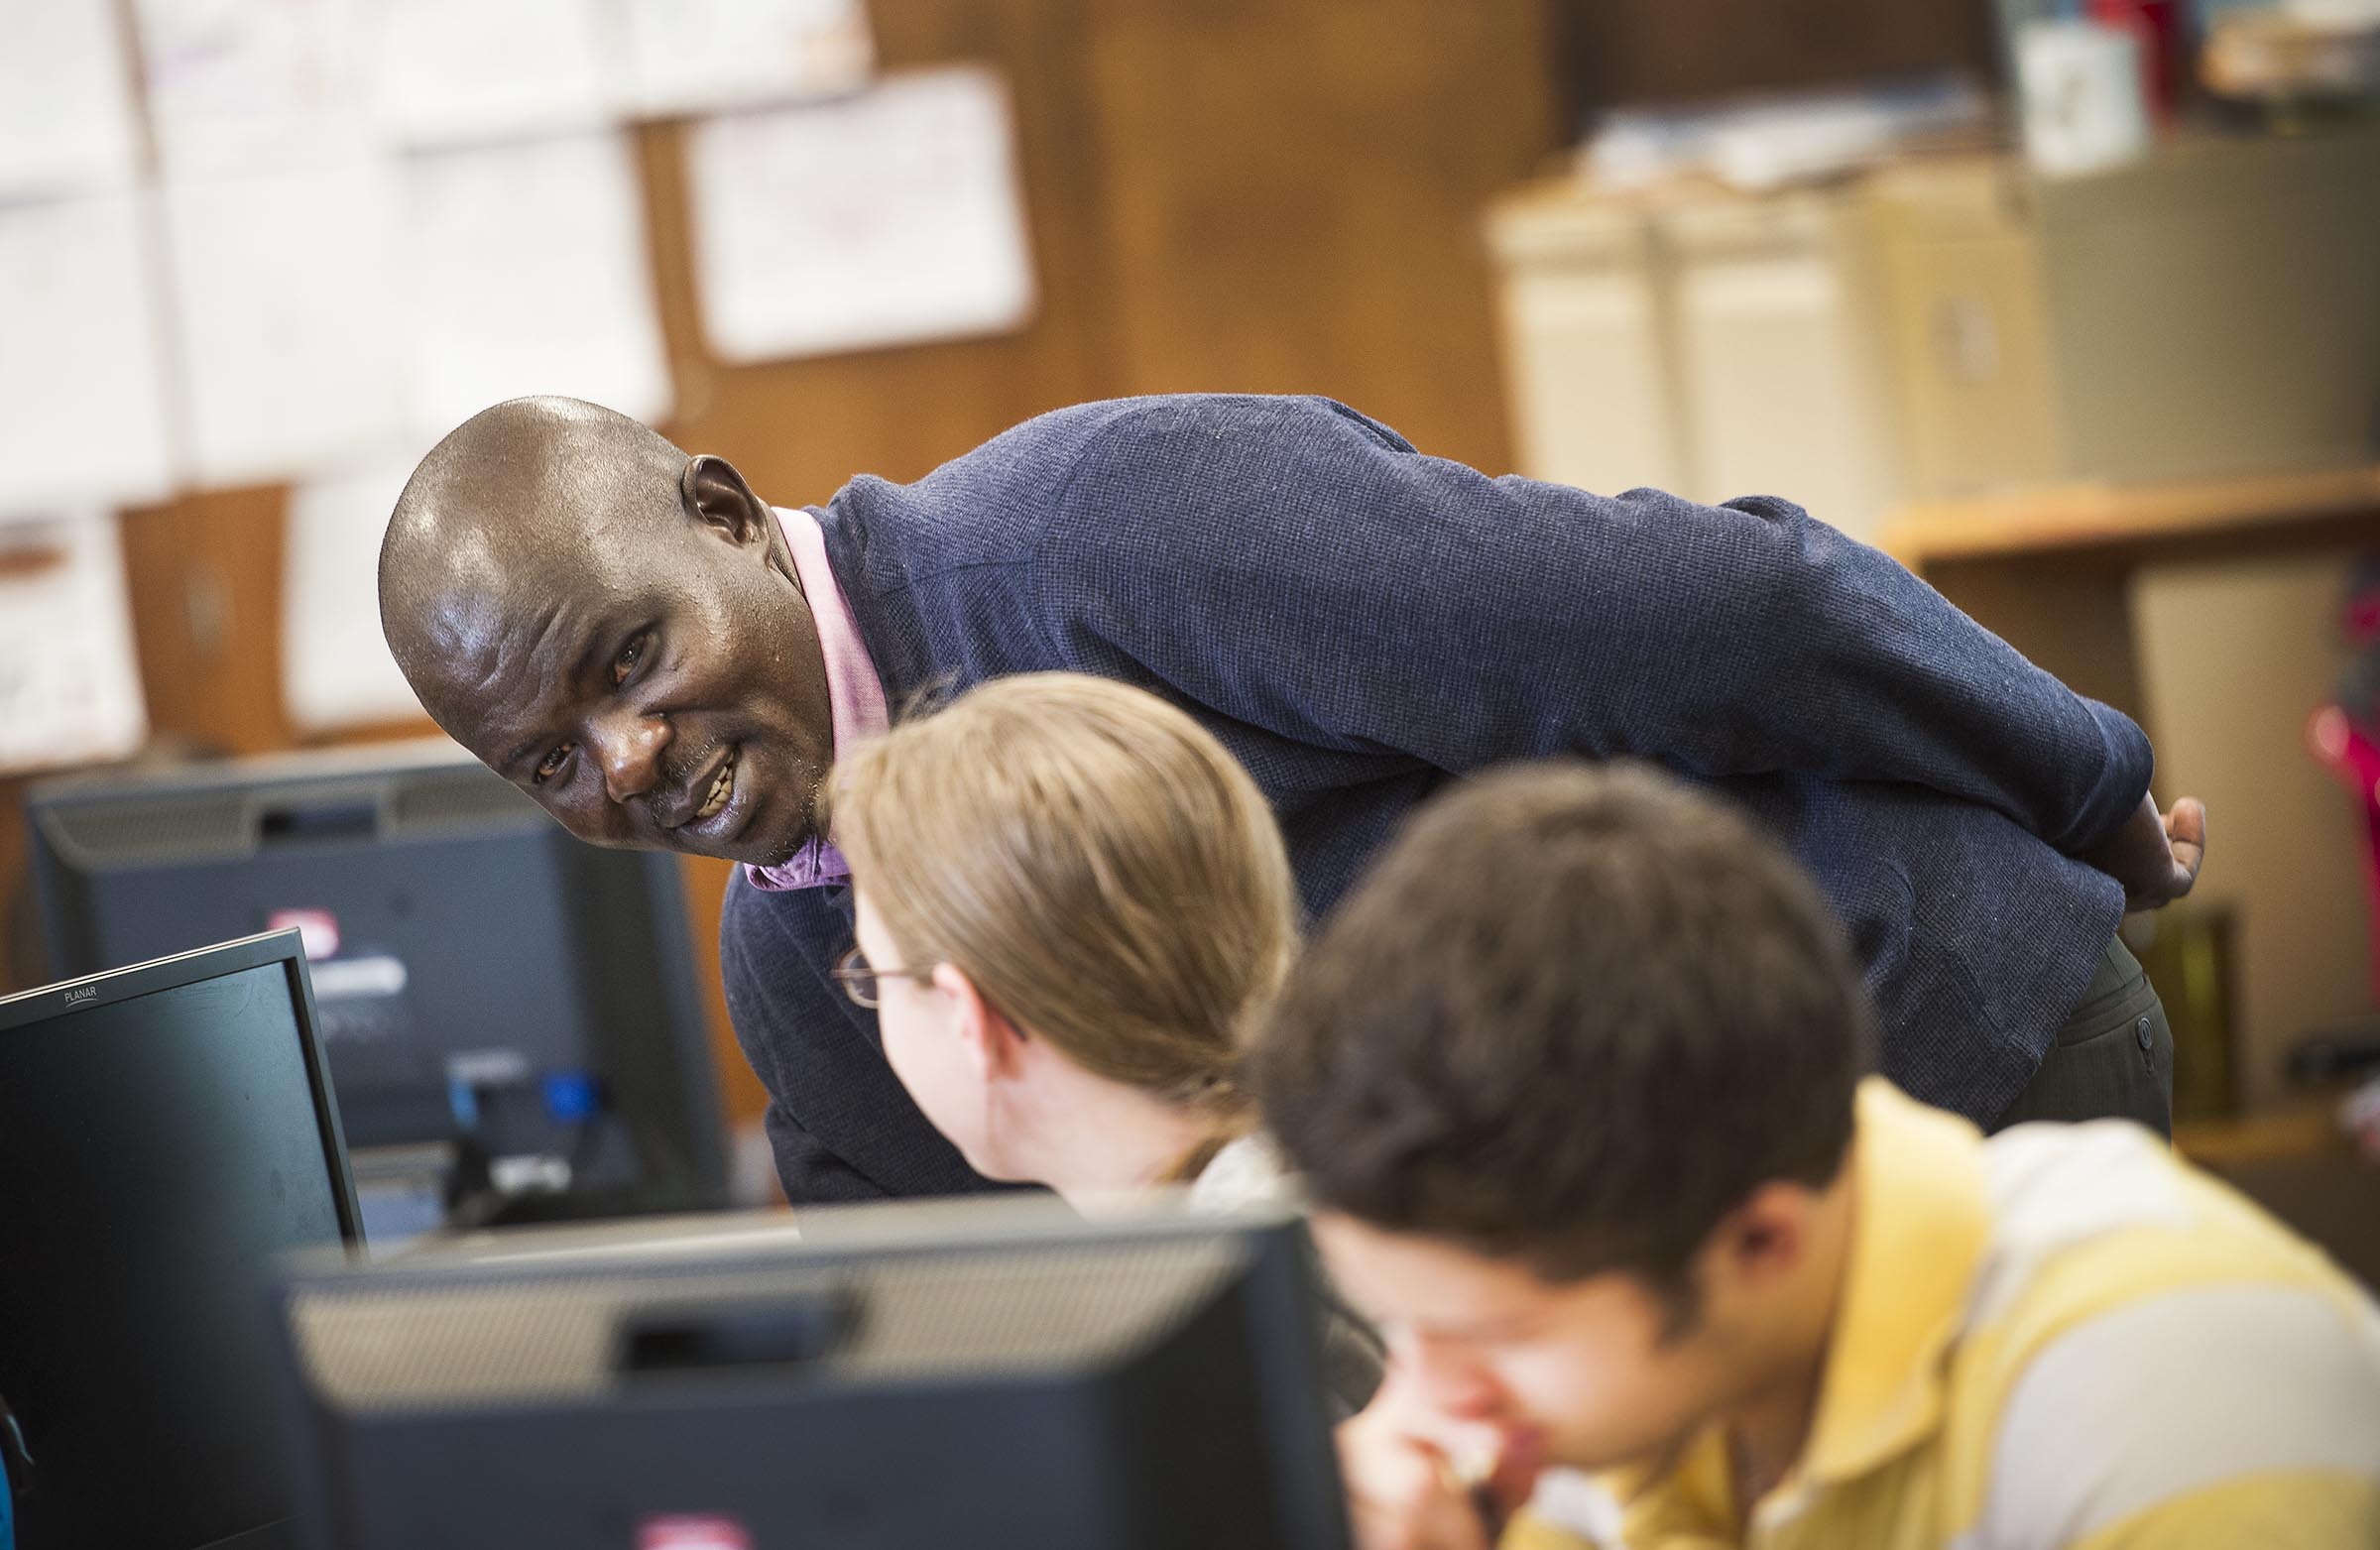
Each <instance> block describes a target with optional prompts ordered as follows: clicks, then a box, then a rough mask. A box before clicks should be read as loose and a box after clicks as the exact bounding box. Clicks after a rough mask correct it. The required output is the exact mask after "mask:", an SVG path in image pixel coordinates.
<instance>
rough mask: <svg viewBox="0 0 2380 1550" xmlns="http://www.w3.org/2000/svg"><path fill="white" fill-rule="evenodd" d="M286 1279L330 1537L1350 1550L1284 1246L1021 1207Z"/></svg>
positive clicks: (507, 1543) (746, 1545)
mask: <svg viewBox="0 0 2380 1550" xmlns="http://www.w3.org/2000/svg"><path fill="white" fill-rule="evenodd" d="M797 1220H798V1223H799V1236H798V1238H796V1236H795V1235H794V1233H793V1232H792V1231H790V1230H788V1229H787V1228H786V1227H784V1226H782V1225H781V1224H782V1223H783V1221H784V1219H782V1218H778V1219H776V1222H777V1224H779V1225H766V1224H765V1225H763V1226H762V1227H760V1228H759V1229H758V1230H757V1231H756V1230H751V1229H743V1230H739V1229H736V1228H735V1227H733V1226H732V1225H723V1224H719V1223H692V1224H687V1225H685V1226H683V1227H681V1228H678V1229H675V1230H674V1231H673V1232H671V1233H669V1234H664V1235H659V1236H644V1237H641V1238H638V1239H636V1240H633V1241H632V1240H629V1239H627V1238H623V1239H621V1240H620V1241H618V1242H615V1243H609V1244H607V1243H606V1242H604V1241H603V1240H602V1239H600V1238H598V1239H594V1240H588V1239H585V1238H582V1237H573V1236H568V1235H564V1236H559V1237H557V1236H555V1235H554V1233H553V1232H552V1230H547V1231H546V1232H545V1233H544V1234H542V1235H537V1234H531V1235H528V1236H522V1237H516V1238H513V1239H511V1240H508V1239H507V1238H506V1237H504V1236H503V1235H498V1236H496V1237H494V1238H483V1239H480V1240H477V1241H475V1242H474V1243H472V1244H470V1245H466V1246H462V1247H461V1248H459V1249H456V1250H453V1251H447V1252H441V1253H436V1254H432V1255H430V1256H427V1257H409V1258H407V1259H402V1260H399V1261H396V1262H393V1263H383V1264H375V1265H371V1266H333V1267H329V1268H324V1269H319V1270H314V1271H307V1272H300V1273H298V1274H297V1275H295V1276H294V1277H293V1279H292V1280H291V1281H290V1282H289V1283H288V1286H287V1289H286V1291H285V1292H284V1294H283V1303H282V1312H283V1317H282V1321H281V1328H282V1332H283V1340H282V1345H281V1352H282V1357H283V1360H284V1362H285V1364H286V1371H287V1373H288V1381H289V1387H288V1407H289V1408H288V1414H289V1417H290V1435H291V1439H292V1444H293V1448H294V1459H295V1474H296V1475H297V1480H298V1482H299V1499H300V1502H301V1510H302V1513H303V1516H304V1518H305V1520H306V1522H307V1524H308V1526H309V1528H310V1529H311V1531H312V1534H313V1543H314V1544H316V1545H318V1546H320V1547H322V1550H416V1547H419V1546H424V1545H436V1546H439V1547H440V1550H516V1547H518V1546H521V1545H526V1544H536V1545H555V1546H561V1545H587V1546H595V1545H603V1546H614V1547H619V1550H654V1547H666V1550H689V1547H692V1546H697V1545H699V1546H701V1547H703V1550H761V1547H774V1546H799V1545H820V1546H829V1545H831V1546H834V1547H836V1550H909V1547H916V1550H925V1547H933V1550H942V1547H946V1546H954V1545H965V1546H968V1547H969V1550H1003V1547H1011V1546H1013V1547H1016V1550H1028V1547H1029V1550H1118V1547H1124V1546H1130V1547H1132V1550H1215V1547H1217V1546H1231V1547H1232V1550H1291V1547H1295V1550H1343V1547H1344V1546H1345V1545H1346V1544H1347V1542H1348V1537H1347V1536H1348V1530H1347V1523H1346V1517H1345V1512H1346V1509H1345V1505H1344V1500H1343V1497H1342V1494H1341V1487H1340V1482H1339V1477H1338V1473H1337V1465H1336V1459H1335V1455H1334V1453H1333V1449H1332V1444H1331V1436H1330V1426H1329V1420H1328V1416H1327V1411H1326V1402H1325V1399H1324V1393H1323V1383H1322V1381H1321V1378H1320V1369H1319V1333H1318V1313H1317V1308H1318V1304H1317V1302H1316V1300H1315V1295H1314V1287H1313V1281H1312V1278H1311V1277H1312V1272H1311V1271H1310V1270H1309V1267H1308V1261H1309V1256H1310V1246H1309V1245H1308V1244H1307V1242H1306V1239H1305V1236H1304V1231H1303V1229H1302V1227H1301V1226H1300V1225H1299V1224H1298V1223H1297V1222H1295V1221H1293V1220H1289V1219H1286V1218H1277V1219H1239V1220H1217V1219H1214V1218H1198V1217H1188V1216H1168V1217H1153V1218H1142V1219H1136V1220H1132V1221H1127V1222H1115V1221H1110V1222H1103V1223H1089V1222H1084V1221H1082V1220H1080V1219H1076V1218H1072V1217H1070V1216H1066V1215H1065V1214H1064V1213H1062V1212H1059V1211H1057V1210H1056V1208H1054V1207H1045V1206H1036V1205H1035V1204H1034V1203H1030V1202H1027V1203H1023V1204H1019V1203H1016V1202H1012V1201H1007V1200H989V1201H987V1200H971V1201H967V1202H964V1203H959V1204H933V1205H925V1206H908V1207H869V1208H860V1209H858V1210H854V1211H814V1212H805V1213H803V1214H801V1215H800V1217H799V1218H798V1219H797Z"/></svg>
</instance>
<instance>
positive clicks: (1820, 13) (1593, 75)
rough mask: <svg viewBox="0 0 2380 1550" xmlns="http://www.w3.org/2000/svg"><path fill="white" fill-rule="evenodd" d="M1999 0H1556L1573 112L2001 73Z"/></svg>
mask: <svg viewBox="0 0 2380 1550" xmlns="http://www.w3.org/2000/svg"><path fill="white" fill-rule="evenodd" d="M1992 6H1993V0H1555V13H1556V15H1555V26H1556V28H1557V34H1558V45H1557V49H1556V53H1555V70H1556V73H1557V76H1558V78H1559V79H1560V80H1561V82H1562V96H1563V99H1564V100H1563V106H1564V109H1565V113H1566V116H1569V115H1576V114H1579V113H1584V112H1591V111H1594V110H1595V109H1598V108H1603V107H1609V106H1612V105H1614V104H1618V103H1648V102H1675V101H1682V100H1688V99H1692V98H1696V97H1716V96H1722V95H1725V94H1726V93H1729V92H1736V91H1758V90H1766V89H1770V88H1775V87H1788V86H1807V85H1821V84H1837V83H1841V82H1844V81H1851V80H1856V79H1858V78H1859V77H1861V76H1863V75H1876V74H1888V73H1891V72H1894V71H1901V70H1919V69H1931V68H1936V67H1940V66H1943V65H1953V66H1960V67H1963V68H1966V69H1970V70H1972V71H1974V72H1975V73H1976V74H1977V75H1979V76H1982V77H1984V78H1986V79H1990V78H1995V77H1997V76H1998V75H1999V74H2000V73H2001V64H2000V54H1999V43H1998V33H1997V24H1996V21H1995V19H1994V15H1993V9H1992Z"/></svg>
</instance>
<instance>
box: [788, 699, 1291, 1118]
mask: <svg viewBox="0 0 2380 1550" xmlns="http://www.w3.org/2000/svg"><path fill="white" fill-rule="evenodd" d="M831 822H832V825H833V835H834V841H835V844H836V845H837V846H838V847H839V848H840V849H841V850H842V851H843V852H844V854H845V855H846V856H847V857H848V858H849V859H850V861H851V864H852V868H853V872H854V874H855V875H856V877H857V879H858V882H859V886H860V888H861V890H862V891H863V892H864V893H865V894H867V897H868V901H869V904H870V906H871V907H872V908H874V909H875V910H876V912H877V914H878V915H879V916H880V917H881V918H882V919H883V920H884V923H885V927H886V929H887V931H888V932H890V934H891V936H892V941H893V944H894V945H895V947H897V948H898V950H899V952H900V954H901V963H900V965H899V967H902V968H907V969H913V970H918V971H923V970H925V969H926V968H928V967H930V966H932V965H935V964H943V963H947V964H952V965H955V966H957V967H958V968H959V969H961V970H963V971H964V972H965V973H966V975H967V976H968V978H969V979H970V980H972V981H974V983H975V985H976V987H977V989H979V990H980V991H982V993H983V994H984V995H985V996H986V997H987V998H988V999H989V1000H990V1001H991V1002H992V1003H993V1005H995V1006H997V1007H998V1008H1000V1010H1001V1011H1002V1012H1003V1013H1006V1014H1007V1015H1008V1017H1009V1018H1010V1019H1011V1020H1012V1021H1014V1022H1015V1023H1016V1024H1017V1025H1018V1026H1019V1027H1020V1028H1023V1029H1025V1030H1026V1031H1027V1032H1029V1033H1030V1034H1032V1035H1033V1036H1036V1037H1040V1038H1045V1039H1047V1040H1048V1041H1049V1042H1050V1043H1051V1044H1052V1045H1054V1046H1055V1047H1056V1048H1057V1049H1058V1050H1060V1051H1061V1052H1062V1053H1064V1054H1065V1055H1066V1056H1067V1058H1069V1059H1070V1060H1072V1061H1074V1062H1075V1063H1076V1064H1077V1065H1079V1066H1081V1067H1082V1068H1083V1069H1084V1070H1086V1071H1089V1072H1090V1073H1092V1074H1093V1075H1095V1076H1100V1077H1105V1078H1107V1079H1108V1080H1110V1081H1114V1082H1119V1083H1123V1084H1125V1085H1127V1086H1130V1087H1132V1088H1136V1089H1138V1090H1140V1091H1141V1092H1144V1093H1148V1094H1151V1095H1153V1096H1156V1097H1159V1098H1163V1099H1166V1100H1169V1101H1172V1102H1176V1103H1181V1104H1186V1105H1193V1106H1198V1107H1201V1108H1206V1109H1211V1110H1212V1111H1214V1112H1215V1113H1216V1114H1217V1116H1218V1117H1219V1119H1225V1120H1231V1119H1237V1118H1238V1117H1240V1116H1242V1115H1243V1114H1244V1113H1245V1111H1246V1108H1247V1105H1246V1102H1245V1100H1244V1099H1243V1098H1242V1097H1241V1094H1240V1089H1239V1087H1238V1084H1237V1082H1236V1081H1235V1074H1236V1071H1237V1068H1238V1065H1239V1059H1240V1054H1241V1049H1242V1043H1243V1040H1244V1038H1245V1036H1246V1033H1247V1031H1248V1028H1249V1024H1250V1022H1251V1021H1252V1020H1253V1018H1254V1017H1255V1015H1256V1014H1257V1013H1258V1012H1259V1011H1260V1010H1261V1009H1262V1007H1263V1006H1264V1005H1265V1004H1266V1003H1267V1002H1268V1001H1269V999H1270V998H1271V996H1272V994H1273V992H1274V991H1275V990H1277V989H1278V988H1279V986H1280V983H1281V980H1282V978H1283V977H1284V976H1285V975H1286V974H1287V972H1288V969H1289V964H1290V960H1291V959H1292V958H1293V957H1294V956H1295V954H1296V951H1297V921H1298V904H1297V894H1296V890H1295V887H1294V885H1293V884H1292V882H1291V879H1290V874H1289V862H1288V857H1287V855H1286V853H1285V852H1284V851H1283V849H1282V846H1281V836H1280V830H1279V829H1278V828H1277V827H1276V826H1275V825H1274V822H1273V817H1272V813H1271V810H1270V809H1269V808H1268V807H1267V806H1266V805H1265V802H1264V796H1263V793H1262V792H1261V791H1259V790H1257V788H1256V783H1255V781H1254V780H1252V779H1250V778H1249V775H1248V772H1247V771H1245V770H1243V769H1241V768H1240V765H1239V762H1238V761H1237V760H1235V759H1233V758H1232V756H1231V754H1230V753H1229V752H1227V751H1226V750H1225V748H1224V747H1223V745H1222V744H1220V743H1218V742H1217V741H1216V740H1215V738H1214V737H1213V736H1212V735H1211V734H1210V733H1208V732H1207V731H1206V729H1204V728H1203V727H1201V726H1199V724H1198V723H1197V722H1195V721H1193V720H1191V719H1190V717H1189V716H1187V715H1185V714H1184V713H1183V712H1181V711H1179V710H1177V709H1175V708H1174V707H1173V706H1171V705H1169V704H1167V703H1166V702H1165V701H1163V700H1161V699H1159V698H1157V697H1156V696H1155V695H1153V694H1150V693H1148V692H1146V691H1144V690H1141V689H1136V688H1132V687H1130V685H1128V684H1123V683H1117V682H1114V681H1112V680H1109V679H1105V678H1093V677H1085V676H1082V675H1079V674H1075V673H1060V672H1046V673H1026V674H1020V675H1018V676H1015V677H1009V678H1000V679H996V680H994V681H993V682H990V683H987V684H985V685H983V686H982V687H979V688H977V689H974V690H973V691H971V692H969V693H967V694H965V695H963V696H962V697H960V698H959V699H958V700H957V701H955V702H954V703H952V704H951V705H949V706H948V707H946V708H944V709H941V710H938V711H934V712H932V713H930V714H927V715H925V716H923V717H921V718H919V719H916V720H912V721H907V722H905V723H903V724H902V725H900V726H898V727H895V728H894V729H893V730H892V733H891V734H890V735H888V736H886V737H885V738H883V739H881V740H879V741H878V742H876V743H874V744H872V745H870V746H869V747H867V748H863V749H861V750H859V751H858V752H856V753H855V754H853V755H851V756H850V757H849V758H848V759H846V760H845V761H843V762H842V763H841V764H840V765H839V766H838V768H837V770H836V778H835V789H834V792H833V795H832V818H831Z"/></svg>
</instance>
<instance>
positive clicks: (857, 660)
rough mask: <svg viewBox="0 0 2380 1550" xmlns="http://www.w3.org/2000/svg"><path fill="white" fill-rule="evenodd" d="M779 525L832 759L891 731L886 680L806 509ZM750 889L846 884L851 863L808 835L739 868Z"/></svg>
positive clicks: (780, 517) (782, 517)
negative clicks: (822, 661)
mask: <svg viewBox="0 0 2380 1550" xmlns="http://www.w3.org/2000/svg"><path fill="white" fill-rule="evenodd" d="M776 520H777V524H778V526H780V527H781V528H783V530H784V534H785V546H786V547H787V548H788V549H790V550H791V551H792V554H793V575H794V578H795V579H796V580H798V581H799V582H800V583H801V591H802V595H803V596H804V597H805V598H806V599H808V601H809V605H810V619H811V622H812V623H813V624H814V625H815V626H816V628H817V631H818V649H819V651H820V653H821V654H822V655H823V656H825V658H826V712H827V721H828V725H829V727H830V728H831V729H832V732H833V735H834V740H835V747H834V753H835V757H836V758H838V759H839V758H841V757H842V756H843V755H844V754H846V753H849V752H850V751H851V750H853V749H855V748H858V747H859V746H860V745H861V744H863V743H868V742H873V741H874V740H875V739H877V738H880V737H883V736H884V735H885V733H886V732H887V731H889V730H891V728H892V716H891V714H890V713H889V712H888V711H887V709H886V706H885V682H884V679H883V678H882V677H880V676H879V675H878V673H877V670H876V662H875V660H874V658H872V657H870V656H869V655H868V643H867V642H866V641H865V640H863V639H862V638H861V636H860V622H859V618H858V616H857V615H855V614H854V613H853V612H852V611H851V600H850V599H849V598H847V597H845V596H844V595H843V584H842V583H841V582H839V581H837V580H836V579H835V571H834V567H833V566H832V565H831V564H829V563H828V562H827V558H826V534H825V532H824V530H822V529H821V528H820V527H819V526H818V519H817V518H816V517H814V516H812V515H811V514H810V513H808V512H806V511H784V510H781V509H780V510H779V511H778V512H777V514H776ZM744 876H745V877H746V879H748V880H749V881H750V882H751V884H752V886H753V887H754V888H757V889H762V890H765V891H767V892H771V893H777V892H782V891H784V890H787V889H803V888H820V887H823V886H825V885H826V884H830V883H848V882H849V881H851V864H850V863H849V862H847V861H845V860H844V859H843V853H842V852H841V851H839V850H837V849H836V848H835V847H834V846H833V845H832V844H830V843H829V842H828V841H827V839H826V837H825V836H824V835H812V836H811V837H810V840H809V843H808V844H806V845H804V846H802V848H801V849H800V850H798V851H796V852H795V853H794V854H793V856H792V858H791V859H790V860H788V861H785V862H783V863H781V864H779V865H777V866H774V867H751V866H748V867H746V868H745V869H744Z"/></svg>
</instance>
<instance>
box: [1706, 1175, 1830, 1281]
mask: <svg viewBox="0 0 2380 1550" xmlns="http://www.w3.org/2000/svg"><path fill="white" fill-rule="evenodd" d="M1815 1203H1816V1202H1815V1197H1813V1196H1812V1194H1811V1192H1810V1191H1809V1190H1808V1189H1807V1188H1805V1187H1803V1186H1802V1185H1799V1184H1788V1183H1783V1182H1780V1181H1772V1182H1770V1183H1766V1184H1763V1185H1761V1186H1760V1187H1759V1188H1758V1189H1755V1190H1753V1191H1752V1192H1751V1194H1750V1195H1748V1196H1746V1197H1745V1198H1744V1200H1743V1203H1742V1204H1741V1205H1738V1206H1737V1207H1736V1208H1735V1209H1734V1210H1732V1211H1730V1212H1728V1213H1727V1214H1726V1215H1725V1217H1723V1218H1721V1220H1720V1224H1719V1227H1718V1228H1717V1229H1716V1230H1715V1231H1714V1233H1713V1235H1712V1242H1713V1244H1714V1246H1715V1247H1716V1248H1717V1249H1718V1251H1719V1252H1720V1253H1721V1254H1722V1255H1723V1256H1724V1257H1725V1261H1726V1268H1727V1270H1728V1271H1729V1272H1730V1277H1731V1278H1732V1279H1734V1280H1735V1281H1736V1282H1737V1283H1738V1284H1741V1285H1746V1286H1750V1287H1753V1288H1766V1287H1768V1286H1772V1285H1775V1284H1777V1283H1778V1282H1779V1281H1781V1280H1783V1279H1784V1278H1785V1277H1786V1276H1787V1275H1789V1274H1791V1273H1792V1272H1793V1271H1794V1270H1795V1269H1797V1268H1798V1267H1799V1266H1800V1264H1801V1262H1802V1260H1803V1258H1804V1257H1805V1256H1807V1255H1808V1254H1809V1252H1810V1248H1811V1246H1810V1235H1811V1218H1812V1214H1813V1207H1814V1205H1815Z"/></svg>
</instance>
